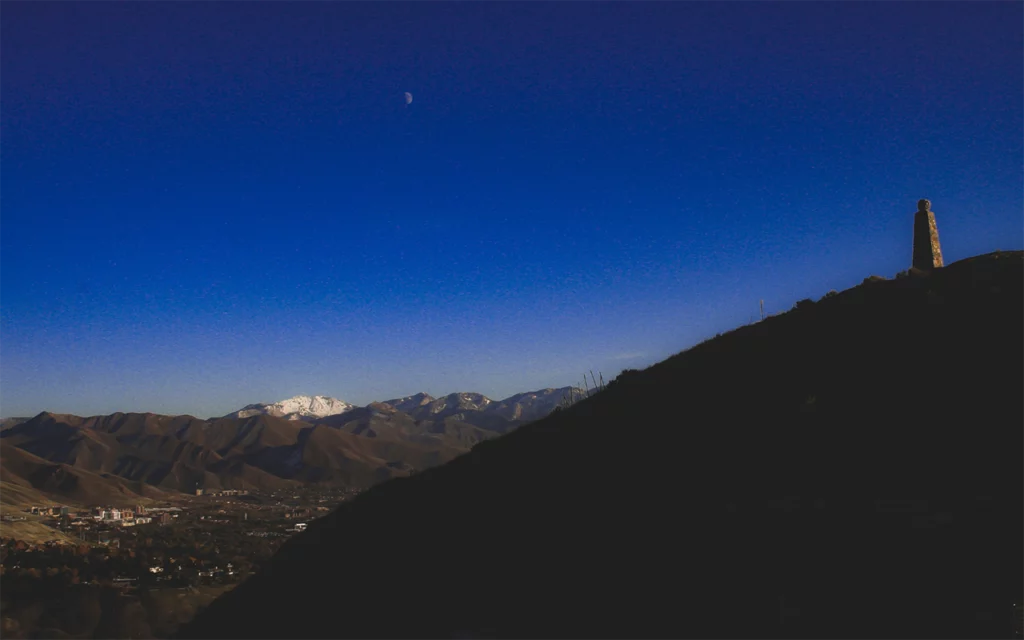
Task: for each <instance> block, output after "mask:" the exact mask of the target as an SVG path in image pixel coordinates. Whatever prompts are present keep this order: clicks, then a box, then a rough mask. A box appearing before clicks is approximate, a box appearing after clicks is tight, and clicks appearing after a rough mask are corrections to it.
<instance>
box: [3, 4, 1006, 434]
mask: <svg viewBox="0 0 1024 640" xmlns="http://www.w3.org/2000/svg"><path fill="white" fill-rule="evenodd" d="M2 17H3V19H2V22H0V53H2V55H0V136H2V145H0V170H2V171H0V181H2V186H0V414H2V415H3V416H26V415H34V414H36V413H38V412H40V411H43V410H50V411H58V412H68V413H75V414H79V415H94V414H101V413H110V412H114V411H152V412H157V413H173V414H179V413H190V414H193V415H197V416H202V417H206V416H213V415H222V414H224V413H227V412H229V411H233V410H235V409H238V408H239V407H241V406H243V405H245V404H248V403H252V402H271V401H276V400H281V399H284V398H287V397H290V396H293V395H297V394H324V395H330V396H334V397H338V398H341V399H343V400H346V401H348V402H353V403H356V404H365V403H368V402H370V401H373V400H382V399H386V398H390V397H396V396H402V395H408V394H412V393H416V392H418V391H427V392H429V393H431V394H433V395H442V394H445V393H450V392H453V391H478V392H481V393H484V394H486V395H488V396H491V397H494V398H500V397H505V396H508V395H511V394H513V393H516V392H519V391H525V390H531V389H537V388H543V387H553V386H565V385H569V384H572V383H574V382H577V381H579V379H580V376H581V374H582V372H583V371H585V370H591V369H592V370H594V371H595V372H598V371H600V372H603V374H604V376H605V377H606V378H611V377H612V376H614V375H615V374H616V373H617V372H618V371H619V370H621V369H623V368H627V367H636V368H642V367H644V366H647V365H649V364H652V363H654V362H657V361H659V360H661V359H664V358H665V357H667V356H669V355H671V354H672V353H675V352H677V351H680V350H682V349H684V348H687V347H689V346H691V345H693V344H694V343H696V342H699V341H701V340H703V339H704V338H706V337H708V336H710V335H714V334H715V333H718V332H723V331H726V330H729V329H731V328H734V327H736V326H737V325H740V324H745V323H747V322H749V321H750V320H751V319H752V318H754V317H756V316H757V314H758V300H760V299H763V300H764V302H765V306H766V308H767V310H768V311H781V310H786V309H789V308H790V307H792V305H793V303H794V302H795V301H796V300H798V299H802V298H807V297H811V298H818V297H820V296H822V295H823V294H824V293H826V292H827V291H828V290H830V289H839V290H841V289H844V288H848V287H851V286H854V285H857V284H859V283H860V282H861V281H862V280H863V279H864V278H865V277H866V276H868V275H871V274H878V275H884V276H888V277H891V276H893V275H894V274H895V273H896V272H898V271H900V270H903V269H906V268H907V267H908V266H909V263H910V258H911V234H912V223H913V212H914V210H915V208H916V202H917V200H918V199H919V198H929V199H931V201H932V203H933V209H934V210H935V211H936V215H937V219H938V227H939V233H940V239H941V241H942V248H943V253H944V256H945V259H946V262H947V264H948V263H950V262H954V261H956V260H959V259H962V258H966V257H969V256H972V255H976V254H980V253H985V252H989V251H993V250H995V249H1004V250H1005V249H1022V248H1024V35H1022V31H1024V27H1022V25H1024V4H1022V3H1020V2H937V3H929V2H905V3H902V2H871V3H867V2H865V3H858V2H838V3H829V2H813V3H811V2H783V3H769V2H757V3H738V2H711V3H697V2H658V3H643V2H621V3H590V2H572V3H539V2H535V3H534V2H531V3H508V4H504V3H496V2H486V3H485V2H480V3H441V2H420V3H413V4H404V3H397V2H379V3H349V2H338V3H328V2H259V3H245V2H224V3H216V2H200V3H193V2H117V3H114V2H110V3H101V2H23V3H22V2H5V3H4V4H3V14H2ZM407 91H408V92H410V93H411V94H412V95H413V101H412V103H411V104H406V101H405V98H404V94H405V92H407Z"/></svg>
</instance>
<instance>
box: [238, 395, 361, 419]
mask: <svg viewBox="0 0 1024 640" xmlns="http://www.w3.org/2000/svg"><path fill="white" fill-rule="evenodd" d="M353 408H354V406H353V405H351V404H349V403H347V402H344V401H342V400H338V399H337V398H331V397H329V396H295V397H294V398H288V399H287V400H281V401H280V402H274V403H269V404H267V403H260V404H250V405H246V406H244V407H242V408H241V409H239V410H238V411H235V412H234V413H230V414H228V415H227V416H225V417H226V418H249V417H252V416H256V415H260V414H267V415H271V416H277V417H279V418H287V419H288V420H302V419H304V418H325V417H327V416H334V415H337V414H339V413H345V412H346V411H349V410H351V409H353Z"/></svg>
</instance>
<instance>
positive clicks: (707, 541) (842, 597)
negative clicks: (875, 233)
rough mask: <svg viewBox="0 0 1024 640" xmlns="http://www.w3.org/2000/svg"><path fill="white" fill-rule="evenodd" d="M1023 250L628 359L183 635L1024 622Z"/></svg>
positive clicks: (270, 572) (357, 503)
mask: <svg viewBox="0 0 1024 640" xmlns="http://www.w3.org/2000/svg"><path fill="white" fill-rule="evenodd" d="M1022 274H1024V261H1022V254H1021V253H1020V252H1014V253H1001V254H989V255H985V256H979V257H977V258H972V259H968V260H963V261H960V262H957V263H955V264H951V265H948V266H946V267H945V268H941V269H937V270H935V271H934V272H932V273H919V272H912V273H911V274H910V275H909V276H908V277H903V278H899V279H896V280H890V281H879V280H878V279H871V280H868V281H866V282H865V283H864V284H863V285H861V286H858V287H855V288H853V289H850V290H847V291H843V292H840V293H839V294H838V295H830V296H828V297H827V298H824V299H822V300H820V301H818V302H814V303H807V304H803V305H801V306H800V308H798V309H795V310H793V311H792V312H789V313H785V314H782V315H779V316H775V317H771V318H768V319H766V320H764V321H762V322H759V323H757V324H753V325H750V326H745V327H742V328H739V329H737V330H735V331H732V332H730V333H728V334H725V335H722V336H720V337H717V338H715V339H713V340H709V341H707V342H705V343H702V344H700V345H698V346H696V347H694V348H692V349H690V350H688V351H686V352H683V353H680V354H678V355H676V356H673V357H671V358H669V359H667V360H665V361H663V362H661V363H659V364H657V365H654V366H652V367H650V368H649V369H647V370H644V371H639V372H633V373H630V374H628V375H624V376H620V378H619V379H618V380H616V381H614V382H613V383H611V384H610V385H609V386H608V388H607V389H606V390H604V391H602V392H601V393H598V394H597V395H596V396H594V397H592V398H590V399H587V400H585V401H582V402H580V403H578V404H576V405H574V406H572V407H571V408H568V409H564V410H560V411H557V412H555V413H554V414H552V415H551V416H549V417H547V418H545V419H543V420H540V421H538V422H535V423H532V424H530V425H526V426H524V427H522V428H520V429H519V430H517V431H514V432H512V433H510V434H508V435H505V436H503V437H501V438H498V439H495V440H489V441H485V442H482V443H480V444H478V445H476V446H475V447H474V449H473V450H472V452H470V453H468V454H466V455H462V456H461V457H459V458H457V459H455V460H453V461H452V462H450V463H448V464H445V465H443V466H441V467H437V468H434V469H431V470H428V471H425V472H423V473H420V474H417V475H414V476H412V477H409V478H400V479H396V480H392V481H389V482H385V483H383V484H381V485H378V486H377V487H374V488H373V489H371V490H370V491H368V492H366V493H365V494H363V495H361V496H360V497H358V498H357V499H355V500H354V501H352V502H351V503H348V504H345V505H343V506H341V507H340V508H339V509H337V510H336V511H335V512H334V513H332V514H331V515H329V516H328V517H326V518H323V519H322V520H320V521H317V522H316V523H314V524H311V525H310V527H309V530H308V531H307V532H305V533H303V534H300V535H298V536H296V537H295V538H293V539H292V540H290V541H289V542H287V543H286V544H285V545H284V546H283V547H282V548H281V550H280V552H279V553H278V555H277V556H276V558H275V559H274V561H273V563H272V564H271V566H270V568H269V569H267V570H265V571H264V572H263V573H261V574H259V575H256V576H254V577H253V578H252V579H250V580H249V581H248V582H246V583H244V584H242V585H241V586H240V587H238V588H237V589H235V590H234V591H232V592H230V593H228V594H226V595H225V596H223V597H222V598H221V599H219V600H218V601H216V602H215V603H214V604H213V605H212V606H211V607H210V608H209V609H208V610H206V611H205V612H204V613H202V614H200V615H199V616H198V617H197V618H196V619H195V620H194V621H193V623H192V624H190V625H189V626H188V627H186V628H185V629H184V630H183V631H182V633H181V635H180V636H179V637H182V638H243V637H244V638H285V637H295V638H312V637H319V638H339V637H509V638H512V637H545V638H558V637H566V638H567V637H617V638H644V637H712V638H714V637H832V638H835V637H850V638H862V637H886V638H894V637H900V638H911V637H914V638H924V637H928V638H937V637H946V638H964V637H974V638H990V637H1008V636H1010V635H1011V624H1012V613H1011V603H1012V602H1013V600H1012V597H1013V596H1014V595H1016V594H1017V593H1018V591H1019V588H1020V584H1021V581H1022V564H1024V555H1022V550H1021V549H1022V547H1021V540H1022V538H1024V535H1022V534H1024V526H1022V510H1021V506H1022V497H1024V494H1022V484H1021V471H1022V455H1021V454H1022V445H1024V431H1022V426H1024V367H1022V365H1024V357H1022V356H1024V342H1022V328H1024V293H1022V292H1024V279H1022ZM666 398H671V399H672V400H671V402H668V401H666Z"/></svg>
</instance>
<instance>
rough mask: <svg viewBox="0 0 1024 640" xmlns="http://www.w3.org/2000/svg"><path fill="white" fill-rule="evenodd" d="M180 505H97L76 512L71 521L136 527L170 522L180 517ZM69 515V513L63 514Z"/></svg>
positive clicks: (74, 524)
mask: <svg viewBox="0 0 1024 640" xmlns="http://www.w3.org/2000/svg"><path fill="white" fill-rule="evenodd" d="M180 511H181V509H179V508H178V507H162V508H161V507H151V508H148V509H147V508H146V507H144V506H142V505H137V506H136V507H135V508H134V509H118V508H117V507H95V508H93V509H92V511H91V512H81V513H78V514H76V517H77V519H76V520H75V521H73V522H71V523H70V524H71V526H72V527H88V526H90V525H92V524H96V523H102V524H105V525H108V526H112V527H134V526H135V525H138V524H149V523H151V522H155V523H157V524H170V523H171V522H172V521H173V519H174V518H177V517H178V513H177V512H180ZM63 515H67V514H63Z"/></svg>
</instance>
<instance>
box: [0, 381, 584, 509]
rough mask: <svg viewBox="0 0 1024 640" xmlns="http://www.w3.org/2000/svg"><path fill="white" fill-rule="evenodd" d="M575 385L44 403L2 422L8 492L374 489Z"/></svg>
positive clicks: (452, 453)
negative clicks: (98, 405)
mask: <svg viewBox="0 0 1024 640" xmlns="http://www.w3.org/2000/svg"><path fill="white" fill-rule="evenodd" d="M568 391H569V388H568V387H566V388H564V389H543V390H539V391H534V392H529V393H522V394H517V395H515V396H512V397H510V398H506V399H505V400H502V401H497V402H496V401H493V400H491V399H489V398H486V397H485V396H483V395H480V394H478V393H453V394H450V395H447V396H444V397H442V398H433V397H431V396H429V395H427V394H422V393H421V394H417V395H415V396H410V397H407V398H397V399H394V400H389V401H387V402H375V403H371V404H370V405H368V406H366V407H356V406H353V405H351V404H349V403H346V402H343V401H341V400H337V399H335V398H328V397H324V396H297V397H295V398H289V399H288V400H283V401H280V402H275V403H271V404H251V405H247V406H246V407H243V408H242V409H240V410H238V411H235V412H233V413H231V414H228V415H227V416H225V417H222V418H210V419H206V420H204V419H200V418H195V417H193V416H187V415H185V416H164V415H157V414H152V413H114V414H110V415H105V416H92V417H80V416H74V415H62V414H54V413H48V412H44V413H41V414H39V415H37V416H35V417H33V418H30V419H24V418H15V419H9V420H6V421H4V423H3V425H2V430H0V462H2V463H3V470H4V475H3V477H2V478H0V481H2V482H3V485H2V486H0V499H3V500H6V499H7V498H10V499H11V500H14V499H18V500H21V501H24V499H25V496H26V495H27V496H30V499H33V500H36V499H40V497H41V496H51V497H52V498H54V499H56V498H62V499H65V500H71V501H76V502H79V503H88V504H98V503H111V504H134V502H136V501H138V500H139V499H140V498H144V497H157V496H161V495H164V494H165V493H167V492H194V491H195V490H196V489H221V488H234V489H279V488H284V487H288V486H294V485H296V484H303V483H330V484H335V485H343V486H349V487H356V488H365V487H368V486H371V485H373V484H375V483H377V482H380V481H382V480H386V479H389V478H393V477H400V476H407V475H409V474H412V473H416V472H418V471H422V470H423V469H426V468H429V467H432V466H435V465H438V464H442V463H444V462H447V461H449V460H452V459H453V458H455V457H457V456H459V455H461V454H463V453H466V452H468V451H469V450H470V449H471V448H472V447H473V446H474V445H475V444H477V443H479V442H481V441H484V440H488V439H491V438H495V437H498V436H500V435H501V434H503V433H507V432H509V431H511V430H513V429H515V428H516V427H518V426H519V425H521V424H523V423H525V422H528V421H530V420H533V419H536V418H539V417H542V416H544V415H546V414H547V413H549V412H550V411H552V410H553V409H554V408H555V406H556V405H557V404H558V403H559V402H561V400H562V398H563V397H564V396H565V395H566V394H567V392H568ZM7 489H9V491H8V490H7ZM32 491H34V492H35V493H28V494H27V493H26V492H32Z"/></svg>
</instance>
